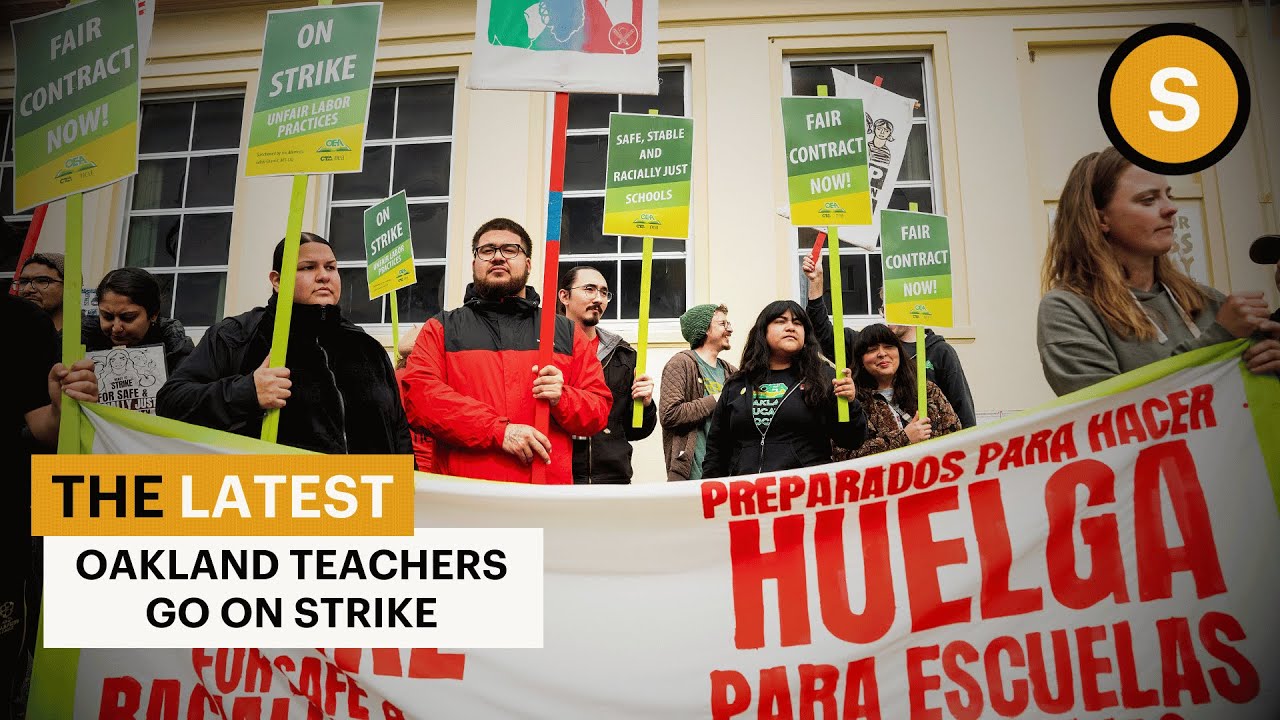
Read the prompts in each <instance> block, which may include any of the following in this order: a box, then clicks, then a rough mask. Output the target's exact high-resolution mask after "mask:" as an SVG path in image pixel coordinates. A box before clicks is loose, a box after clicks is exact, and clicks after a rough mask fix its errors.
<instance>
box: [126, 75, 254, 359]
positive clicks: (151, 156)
mask: <svg viewBox="0 0 1280 720" xmlns="http://www.w3.org/2000/svg"><path fill="white" fill-rule="evenodd" d="M236 97H240V98H244V101H245V106H244V111H242V112H241V114H240V119H241V135H242V137H241V138H240V143H239V145H237V146H236V147H235V148H234V149H233V148H221V149H218V150H186V151H183V152H162V153H146V154H145V155H144V154H143V153H142V152H139V153H138V161H139V162H141V161H142V160H173V159H178V158H181V159H184V160H185V159H188V158H196V157H214V156H219V155H234V156H235V157H236V158H237V160H236V164H237V167H236V184H237V185H238V184H239V183H240V181H241V180H242V179H243V176H241V175H240V168H239V162H240V161H239V157H240V150H241V148H242V147H243V146H244V144H245V138H244V137H243V132H244V130H243V128H244V122H243V121H244V116H245V113H246V112H252V109H251V106H250V104H249V103H250V100H251V98H250V97H249V96H248V93H247V92H245V89H244V88H239V89H226V90H197V91H191V92H167V93H149V94H146V95H143V96H142V101H141V102H139V103H138V128H139V130H138V132H139V133H141V132H142V130H141V128H142V112H143V107H144V106H145V105H146V104H147V103H165V102H175V103H176V102H193V103H195V102H199V101H201V100H224V99H229V98H236ZM195 128H196V122H195V109H194V107H193V108H192V116H191V127H190V128H188V129H187V147H188V148H190V147H191V142H192V140H193V139H194V135H195ZM139 137H141V135H139ZM137 178H138V176H137V175H136V174H134V175H131V176H129V180H128V183H129V185H128V187H127V188H126V190H127V192H126V193H125V197H124V203H125V204H124V212H123V213H121V223H120V243H119V247H118V248H117V249H116V264H115V267H124V266H125V258H126V257H127V256H128V253H129V226H130V224H131V221H132V219H133V218H134V217H159V216H164V215H175V214H176V215H183V216H186V215H216V214H225V213H230V214H231V215H232V216H233V222H234V215H235V205H218V206H210V207H203V206H202V207H198V208H188V207H186V204H187V188H188V187H190V185H191V184H190V182H184V183H183V185H182V204H181V205H179V206H178V207H176V208H159V209H154V210H134V209H133V192H134V186H135V185H136V183H137ZM189 179H190V178H188V180H189ZM233 202H234V200H233ZM181 263H182V243H181V242H179V243H178V256H177V257H175V258H174V264H173V267H159V266H151V267H146V268H143V269H144V270H146V271H147V272H149V273H152V274H157V273H158V274H163V275H169V274H173V275H186V274H195V273H211V272H221V273H222V274H223V275H224V276H225V277H226V281H225V282H224V284H223V303H222V307H221V308H219V309H218V311H217V312H216V313H214V315H215V317H216V318H217V319H215V320H214V322H217V321H218V320H221V319H222V318H224V317H226V312H227V307H226V305H227V303H226V299H227V298H226V288H227V286H228V285H229V284H230V280H231V257H230V254H229V252H228V257H227V264H226V265H187V266H183V265H182V264H181ZM174 284H175V288H176V285H177V278H176V277H175V278H174ZM170 302H171V305H170V306H169V307H168V308H167V312H165V310H166V309H165V308H162V309H161V314H162V315H163V316H164V317H169V318H174V317H177V315H176V314H175V308H176V306H177V302H178V295H177V293H176V292H175V293H174V294H173V297H172V298H170ZM208 328H209V326H208V325H192V326H187V325H185V324H184V325H183V329H185V330H186V331H187V335H190V336H191V337H193V338H197V339H199V338H200V337H201V336H203V335H204V332H205V330H207V329H208Z"/></svg>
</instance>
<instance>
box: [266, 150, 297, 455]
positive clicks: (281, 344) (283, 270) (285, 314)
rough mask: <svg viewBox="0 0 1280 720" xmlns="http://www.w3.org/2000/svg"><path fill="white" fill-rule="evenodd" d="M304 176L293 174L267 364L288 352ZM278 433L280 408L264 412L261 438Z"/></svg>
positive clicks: (273, 363)
mask: <svg viewBox="0 0 1280 720" xmlns="http://www.w3.org/2000/svg"><path fill="white" fill-rule="evenodd" d="M307 178H308V176H307V175H305V174H302V173H299V174H297V175H294V176H293V193H292V194H291V195H290V196H289V222H288V224H287V225H286V226H285V232H284V257H283V258H282V259H281V261H280V292H279V294H277V296H276V320H275V326H274V327H273V328H272V332H271V362H270V367H273V368H281V367H284V366H285V358H286V357H287V356H288V354H289V323H290V321H291V320H293V286H294V284H295V281H296V280H297V276H298V243H299V241H300V240H301V239H302V212H303V210H305V209H306V207H307ZM279 432H280V410H279V408H275V409H271V410H268V411H267V416H266V417H264V418H263V419H262V435H261V437H262V439H263V440H266V441H267V442H275V441H276V437H277V435H278V434H279Z"/></svg>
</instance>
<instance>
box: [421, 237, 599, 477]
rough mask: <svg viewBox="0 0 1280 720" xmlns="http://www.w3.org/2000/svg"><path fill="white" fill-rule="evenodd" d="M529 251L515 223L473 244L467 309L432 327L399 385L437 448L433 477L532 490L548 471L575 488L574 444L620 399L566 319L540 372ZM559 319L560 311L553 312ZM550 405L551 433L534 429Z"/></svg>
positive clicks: (558, 322) (596, 429)
mask: <svg viewBox="0 0 1280 720" xmlns="http://www.w3.org/2000/svg"><path fill="white" fill-rule="evenodd" d="M531 253H532V243H531V241H530V239H529V233H527V232H525V229H524V228H523V227H521V226H520V224H519V223H516V222H515V221H512V220H508V219H506V218H495V219H493V220H490V221H489V222H487V223H485V224H483V225H481V226H480V229H478V230H476V233H475V235H474V236H473V237H472V239H471V254H472V257H473V260H472V263H471V273H472V279H473V282H472V283H471V284H470V285H468V286H467V292H466V298H465V300H464V302H463V306H462V307H460V308H458V309H457V310H449V311H446V312H442V313H440V314H439V315H437V316H436V317H434V318H432V319H431V320H429V321H427V323H426V325H424V326H423V328H422V331H421V332H420V333H419V334H418V341H417V342H416V343H415V344H414V348H413V352H411V353H410V354H409V358H408V361H407V363H406V366H405V370H404V372H403V373H402V374H401V376H400V390H401V395H402V397H403V399H404V406H405V412H406V413H407V414H408V416H409V422H410V423H411V424H412V425H413V426H414V427H421V428H423V429H425V430H426V431H428V432H429V433H430V434H431V435H432V437H434V438H435V440H436V446H435V456H434V461H435V471H436V472H439V473H442V474H444V475H453V476H457V477H471V478H481V479H486V480H504V481H507V482H529V481H530V471H529V464H530V463H534V462H540V463H546V464H547V473H546V481H547V482H548V483H561V484H568V483H570V482H572V481H573V440H572V437H571V436H573V435H579V436H584V437H589V436H591V435H595V434H596V433H598V432H600V431H601V430H603V429H604V427H605V423H606V421H607V420H608V415H609V407H610V405H611V404H612V403H613V396H612V394H611V393H610V391H609V386H608V385H606V384H605V381H604V373H603V371H602V370H601V367H600V361H599V360H598V359H597V358H596V356H595V355H594V354H593V353H592V352H591V351H590V350H589V349H588V347H587V339H586V337H585V336H584V335H583V334H582V332H581V331H579V330H577V329H576V327H575V325H574V323H573V322H572V321H570V320H569V319H568V318H565V317H561V316H557V317H556V325H555V340H554V347H553V350H552V364H550V365H548V366H546V367H543V368H539V367H537V360H538V321H539V316H540V313H542V312H543V311H544V308H540V307H539V297H538V293H537V292H536V291H535V290H534V289H533V288H532V287H529V286H528V285H526V282H527V281H528V279H529V265H530V255H531ZM547 311H549V312H554V310H549V309H547ZM541 401H545V402H549V403H550V404H551V424H550V427H549V428H548V431H547V433H546V434H543V433H541V432H538V430H537V429H535V428H534V427H533V415H534V409H535V407H536V405H537V403H538V402H541Z"/></svg>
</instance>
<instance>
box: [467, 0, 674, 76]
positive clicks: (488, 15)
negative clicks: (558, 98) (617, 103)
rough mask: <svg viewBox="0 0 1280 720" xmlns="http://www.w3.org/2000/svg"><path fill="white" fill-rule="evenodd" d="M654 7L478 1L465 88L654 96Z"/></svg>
mask: <svg viewBox="0 0 1280 720" xmlns="http://www.w3.org/2000/svg"><path fill="white" fill-rule="evenodd" d="M657 40H658V2H657V0H607V1H606V0H573V1H572V2H564V1H563V0H551V1H543V2H534V1H532V0H479V2H477V3H476V38H475V45H474V47H473V50H472V56H471V73H470V75H469V76H468V78H467V86H468V87H471V88H475V89H484V90H543V91H546V92H597V93H632V94H638V95H657V94H658V42H657Z"/></svg>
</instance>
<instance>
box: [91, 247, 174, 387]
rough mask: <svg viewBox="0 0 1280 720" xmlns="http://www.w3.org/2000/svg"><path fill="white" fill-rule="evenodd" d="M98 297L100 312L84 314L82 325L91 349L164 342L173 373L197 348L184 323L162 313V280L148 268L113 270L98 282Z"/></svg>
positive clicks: (168, 367)
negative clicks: (92, 315)
mask: <svg viewBox="0 0 1280 720" xmlns="http://www.w3.org/2000/svg"><path fill="white" fill-rule="evenodd" d="M96 300H97V303H98V316H97V317H86V318H84V320H83V322H82V323H81V328H80V341H81V342H82V343H84V346H85V348H86V349H88V350H109V349H111V348H113V347H137V346H140V345H163V346H164V365H165V370H166V371H168V373H170V374H172V373H173V371H174V370H175V369H176V368H177V367H178V365H180V364H181V363H182V361H183V360H186V358H187V356H188V355H190V354H191V351H192V350H194V349H195V344H194V343H192V342H191V338H189V337H187V331H186V329H185V328H183V327H182V323H180V322H178V321H177V320H176V319H174V318H162V317H160V283H159V282H157V281H156V278H155V276H154V275H152V274H151V273H149V272H147V271H146V270H143V269H141V268H133V267H125V268H118V269H116V270H112V271H111V272H109V273H107V274H106V275H104V276H102V281H101V282H99V283H98V293H97V297H96Z"/></svg>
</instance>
